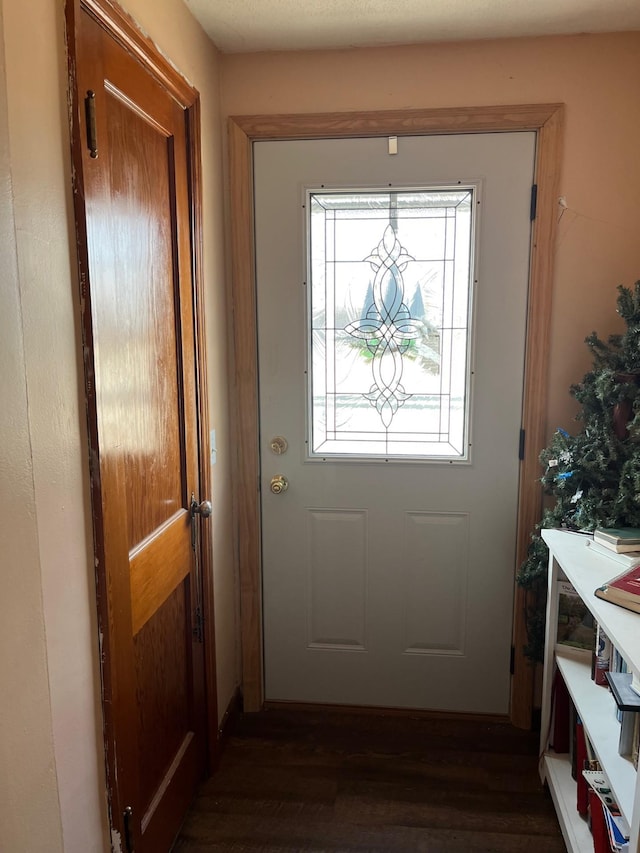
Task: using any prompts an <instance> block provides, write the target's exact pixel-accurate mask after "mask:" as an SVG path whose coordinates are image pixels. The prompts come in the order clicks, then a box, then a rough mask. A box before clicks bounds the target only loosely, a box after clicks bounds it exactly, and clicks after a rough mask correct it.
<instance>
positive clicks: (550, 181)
mask: <svg viewBox="0 0 640 853" xmlns="http://www.w3.org/2000/svg"><path fill="white" fill-rule="evenodd" d="M563 114H564V107H563V105H562V104H518V105H509V106H495V107H462V108H451V109H449V108H447V109H433V110H431V109H425V110H392V111H385V112H357V113H316V114H299V115H242V116H231V117H230V118H229V184H230V198H231V272H232V308H233V333H234V355H235V427H236V429H235V435H236V447H237V457H236V459H235V466H236V467H235V482H236V494H235V504H236V506H235V509H236V524H237V537H238V559H239V577H240V608H241V637H242V687H243V699H244V708H245V710H247V711H257V710H259V709H260V708H261V707H262V705H263V701H264V694H263V657H262V604H261V573H262V567H261V549H260V540H261V531H260V523H261V522H260V452H259V444H258V436H259V431H258V352H257V321H256V292H255V245H254V226H253V165H252V145H253V142H255V141H258V140H264V139H270V140H285V139H327V138H334V139H335V138H344V137H362V136H367V137H371V136H416V135H432V134H445V133H494V132H507V131H534V132H535V133H536V136H537V140H536V162H535V178H534V181H535V183H536V184H537V186H538V195H537V216H536V219H535V221H534V222H533V227H532V241H531V262H530V274H529V298H528V308H527V332H526V348H525V377H524V391H523V413H522V425H523V429H524V430H525V431H526V444H525V452H524V459H523V460H522V461H521V463H520V483H519V495H518V522H517V539H516V542H517V546H516V547H517V555H516V565H515V566H514V585H515V571H516V567H517V566H518V565H519V564H520V562H521V561H522V559H524V555H525V553H526V550H527V546H528V543H529V537H530V533H531V531H532V530H533V528H534V526H535V524H536V522H537V521H538V520H539V518H540V513H541V508H542V507H541V502H542V494H541V489H540V486H539V483H538V480H539V476H540V471H539V462H538V454H539V452H540V449H541V448H542V447H543V446H544V445H545V443H546V403H547V373H548V363H549V357H548V352H549V338H550V326H551V299H552V285H553V246H554V237H555V230H556V217H555V213H556V200H557V197H558V187H559V174H560V161H561V146H562V130H563ZM514 442H515V438H514ZM525 606H526V601H525V594H524V592H523V590H522V589H521V588H520V587H518V586H515V594H514V609H513V645H514V650H515V651H514V673H513V678H512V681H511V702H510V718H511V721H512V722H513V723H514V725H516V726H519V727H521V728H530V726H531V721H532V710H533V700H534V679H535V667H534V666H533V665H532V664H531V663H530V662H529V661H528V660H527V658H525V656H524V654H523V647H524V645H525V643H526V624H525Z"/></svg>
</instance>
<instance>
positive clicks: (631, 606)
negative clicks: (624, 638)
mask: <svg viewBox="0 0 640 853" xmlns="http://www.w3.org/2000/svg"><path fill="white" fill-rule="evenodd" d="M595 595H596V596H597V598H601V599H603V601H610V602H611V603H612V604H618V605H620V607H626V609H627V610H634V611H635V612H636V613H640V566H635V567H634V568H632V569H625V571H624V572H622V573H621V574H619V575H616V577H614V578H612V579H611V580H610V581H608V582H607V583H605V584H603V585H602V586H599V587H598V588H597V589H596V590H595ZM639 627H640V626H639Z"/></svg>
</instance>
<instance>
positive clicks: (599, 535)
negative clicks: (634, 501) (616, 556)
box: [593, 527, 640, 553]
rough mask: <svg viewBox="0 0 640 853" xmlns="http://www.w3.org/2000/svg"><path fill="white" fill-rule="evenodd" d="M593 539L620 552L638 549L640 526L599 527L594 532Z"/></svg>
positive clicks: (639, 547) (639, 544)
mask: <svg viewBox="0 0 640 853" xmlns="http://www.w3.org/2000/svg"><path fill="white" fill-rule="evenodd" d="M593 541H594V542H598V543H600V544H601V545H604V547H605V548H610V549H611V550H612V551H617V552H619V553H624V552H625V551H637V550H639V549H640V528H638V527H621V528H613V527H598V528H596V530H595V531H594V533H593Z"/></svg>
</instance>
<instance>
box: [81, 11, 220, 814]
mask: <svg viewBox="0 0 640 853" xmlns="http://www.w3.org/2000/svg"><path fill="white" fill-rule="evenodd" d="M65 6H66V8H65V13H66V34H67V54H68V73H69V79H68V91H69V97H70V99H71V118H70V121H71V158H72V165H73V196H74V212H75V227H76V244H77V263H78V272H79V283H80V304H81V323H82V346H83V355H84V370H85V383H86V385H85V387H86V391H85V394H86V406H87V423H88V433H89V454H90V472H91V484H90V487H91V502H92V516H93V534H94V551H95V556H96V567H97V568H96V587H97V590H96V594H97V604H98V629H99V632H100V635H101V642H100V652H101V659H100V668H101V678H102V700H103V701H102V711H103V717H104V739H105V761H106V768H107V787H108V796H109V805H110V811H111V817H110V822H111V823H112V826H115V827H116V828H118V827H119V817H118V816H119V815H120V814H121V813H122V808H124V804H120V803H118V791H117V774H116V772H115V770H116V761H115V756H116V743H115V731H114V722H113V712H112V707H111V702H110V701H109V697H110V691H111V684H110V665H111V649H110V621H109V613H108V609H107V608H108V604H107V602H108V589H107V581H106V576H105V570H104V565H105V564H104V559H103V555H104V538H103V534H102V528H103V520H102V509H101V493H100V477H99V470H98V469H97V467H96V466H98V465H99V462H98V430H97V408H96V407H97V401H96V396H95V385H94V382H93V375H94V371H93V336H92V324H91V306H90V302H89V289H88V288H89V280H90V269H89V257H88V247H87V232H86V210H85V203H84V185H83V166H82V150H83V146H84V145H85V144H86V142H85V140H84V139H83V138H82V128H81V125H80V119H79V116H80V114H81V110H83V109H84V104H83V100H82V94H81V93H78V91H77V85H76V75H75V70H76V55H77V50H76V33H77V25H78V23H79V21H80V16H81V15H82V14H84V13H88V14H89V15H91V16H92V17H93V18H94V19H95V20H96V21H97V23H98V24H99V25H100V26H101V27H102V28H103V29H104V30H105V31H106V32H107V33H108V35H109V36H111V37H112V38H113V39H114V40H115V41H116V42H117V43H118V44H119V45H120V46H121V47H122V48H123V49H124V50H125V51H127V53H129V54H130V55H131V56H133V57H134V58H135V59H136V60H137V61H138V62H139V63H140V64H141V65H142V66H143V67H144V69H145V70H146V71H147V72H148V73H149V74H150V75H151V76H152V77H153V78H154V79H155V80H156V81H157V82H158V83H159V84H160V85H161V86H162V87H163V88H164V89H165V90H166V91H167V92H168V93H169V94H170V96H171V97H172V98H173V99H174V100H175V101H176V102H177V103H178V104H179V105H180V107H181V108H182V109H183V110H184V115H185V128H186V141H187V161H188V168H189V174H188V176H187V183H188V190H189V219H190V236H191V281H192V285H191V286H192V293H193V306H194V307H193V312H194V338H195V366H196V372H197V377H196V397H197V416H198V447H199V460H198V478H199V486H200V495H201V497H208V496H209V489H210V483H211V467H210V452H209V411H208V399H209V398H208V392H207V372H206V364H207V358H206V338H205V320H204V306H205V298H204V280H203V265H202V234H203V228H202V165H201V130H200V95H199V93H198V91H197V90H196V89H194V88H193V87H192V86H190V85H189V84H188V83H187V82H186V80H185V79H184V78H183V77H182V76H181V75H180V74H179V72H178V71H177V70H176V69H175V68H174V67H173V66H172V65H171V64H170V62H169V61H168V60H167V59H166V58H165V57H164V56H163V55H162V54H161V53H160V52H159V51H158V49H157V47H156V46H155V44H154V43H153V42H152V41H151V39H149V38H148V37H146V36H145V35H143V33H142V32H141V30H140V29H139V28H138V26H137V25H136V23H135V22H134V21H133V20H132V18H130V17H129V15H127V13H126V12H124V10H123V9H121V8H120V7H119V6H118V5H117V4H116V3H113V2H111V0H66V4H65ZM96 475H97V476H96ZM200 558H201V576H202V585H203V590H202V594H203V608H204V658H205V703H206V708H205V713H206V719H207V732H206V733H207V746H208V766H209V768H213V767H214V766H215V763H216V761H217V757H218V698H217V689H216V653H215V625H214V606H213V574H212V539H211V525H210V524H202V525H201V536H200ZM119 748H120V749H122V748H123V747H122V745H121V744H120V745H119Z"/></svg>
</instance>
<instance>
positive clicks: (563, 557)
mask: <svg viewBox="0 0 640 853" xmlns="http://www.w3.org/2000/svg"><path fill="white" fill-rule="evenodd" d="M542 538H543V539H544V541H545V542H546V543H547V545H548V546H549V550H550V551H551V552H552V554H553V556H554V557H555V559H556V562H557V563H558V565H559V566H560V568H561V569H562V571H563V572H564V574H565V575H566V576H567V579H568V580H569V581H570V583H571V584H572V585H573V586H574V588H575V589H576V592H577V593H578V595H579V596H580V597H581V598H582V600H583V601H584V602H585V604H586V605H587V607H588V608H589V610H590V611H591V612H592V613H593V615H594V617H595V619H596V620H597V622H598V623H599V624H600V625H602V626H603V628H604V630H605V631H606V633H607V635H608V636H609V638H610V640H611V642H612V643H613V644H614V646H616V648H617V649H618V650H619V652H620V654H621V655H622V657H623V658H624V659H625V660H626V662H627V664H628V665H629V666H630V667H632V668H633V669H634V670H635V671H636V672H637V673H639V674H640V613H633V612H631V611H630V610H625V609H624V608H623V607H619V606H618V605H617V604H612V603H611V602H609V601H603V600H602V599H600V598H596V596H595V595H594V592H595V590H596V589H597V588H598V587H599V586H602V585H603V584H605V583H607V581H610V580H611V579H612V578H614V577H616V576H617V575H619V574H622V572H623V571H624V570H625V567H624V566H623V565H621V564H620V563H617V562H616V561H615V560H614V559H610V558H608V557H607V556H605V555H603V554H600V553H598V552H596V551H595V550H594V549H593V548H591V541H592V540H591V538H590V537H588V536H585V535H583V534H580V533H571V532H570V531H567V530H543V531H542Z"/></svg>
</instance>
